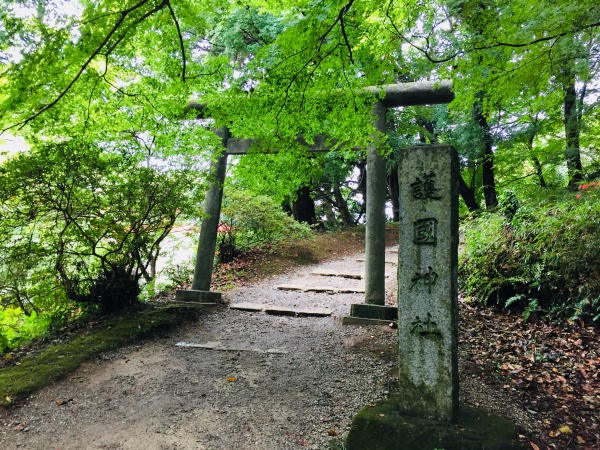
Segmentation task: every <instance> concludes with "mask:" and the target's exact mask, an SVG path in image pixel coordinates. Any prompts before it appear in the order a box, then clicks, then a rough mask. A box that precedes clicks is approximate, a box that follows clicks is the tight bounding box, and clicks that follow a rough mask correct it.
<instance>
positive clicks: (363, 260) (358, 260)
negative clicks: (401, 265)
mask: <svg viewBox="0 0 600 450" xmlns="http://www.w3.org/2000/svg"><path fill="white" fill-rule="evenodd" d="M356 262H365V258H356ZM385 263H386V264H394V265H398V261H396V260H395V259H386V260H385Z"/></svg>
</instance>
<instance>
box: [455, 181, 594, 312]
mask: <svg viewBox="0 0 600 450" xmlns="http://www.w3.org/2000/svg"><path fill="white" fill-rule="evenodd" d="M584 186H586V185H584ZM513 212H514V211H511V213H510V214H508V213H507V211H506V210H505V209H504V210H502V209H501V210H499V211H497V212H494V213H484V214H483V215H481V216H479V217H477V218H473V219H471V220H468V221H466V222H465V224H464V226H465V235H466V248H465V252H464V253H463V255H462V256H461V263H460V267H459V276H460V283H461V286H462V289H463V291H464V293H465V294H466V296H467V297H469V298H472V299H477V300H479V301H482V302H484V303H487V304H493V305H497V306H499V307H502V308H518V309H520V310H522V311H523V315H524V318H525V319H528V318H529V316H530V315H531V314H532V313H536V314H537V313H541V314H545V315H547V316H549V317H550V318H567V319H571V320H582V321H594V322H597V321H598V319H599V318H600V266H599V265H598V264H597V261H599V260H600V194H599V192H598V191H597V190H595V189H584V190H580V191H579V193H577V194H573V193H569V194H564V195H563V196H562V197H561V198H558V199H554V201H553V202H552V203H548V202H541V203H538V204H536V205H522V206H520V207H519V208H518V209H517V211H516V213H514V215H512V213H513Z"/></svg>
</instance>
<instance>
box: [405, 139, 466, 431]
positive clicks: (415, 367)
mask: <svg viewBox="0 0 600 450" xmlns="http://www.w3.org/2000/svg"><path fill="white" fill-rule="evenodd" d="M458 171H459V165H458V156H457V154H456V151H455V150H454V149H453V148H452V147H450V146H445V145H427V146H417V147H410V148H406V149H403V150H401V152H400V158H399V163H398V174H399V182H400V250H399V261H398V342H399V346H400V354H399V362H398V383H399V403H400V409H401V410H404V411H405V412H406V413H407V414H410V415H412V416H416V417H421V418H426V419H436V420H442V421H454V420H455V419H456V416H457V414H458V356H457V346H458V299H457V293H458V288H457V285H458V281H457V277H458V176H459V173H458Z"/></svg>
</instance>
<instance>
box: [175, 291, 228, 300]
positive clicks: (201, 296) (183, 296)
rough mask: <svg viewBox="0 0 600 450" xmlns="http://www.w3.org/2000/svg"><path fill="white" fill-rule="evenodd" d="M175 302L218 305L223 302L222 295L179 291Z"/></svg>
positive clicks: (209, 292)
mask: <svg viewBox="0 0 600 450" xmlns="http://www.w3.org/2000/svg"><path fill="white" fill-rule="evenodd" d="M175 300H177V301H180V302H196V303H217V302H220V301H221V293H220V292H211V291H197V290H193V289H189V290H183V289H179V290H177V291H176V292H175Z"/></svg>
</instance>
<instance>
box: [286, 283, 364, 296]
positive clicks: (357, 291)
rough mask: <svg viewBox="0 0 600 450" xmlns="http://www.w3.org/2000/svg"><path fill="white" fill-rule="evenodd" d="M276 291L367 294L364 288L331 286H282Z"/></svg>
mask: <svg viewBox="0 0 600 450" xmlns="http://www.w3.org/2000/svg"><path fill="white" fill-rule="evenodd" d="M276 289H278V290H280V291H292V292H317V293H320V294H363V293H364V292H365V289H364V288H362V287H357V288H335V287H329V286H302V285H297V284H280V285H279V286H277V287H276Z"/></svg>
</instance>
